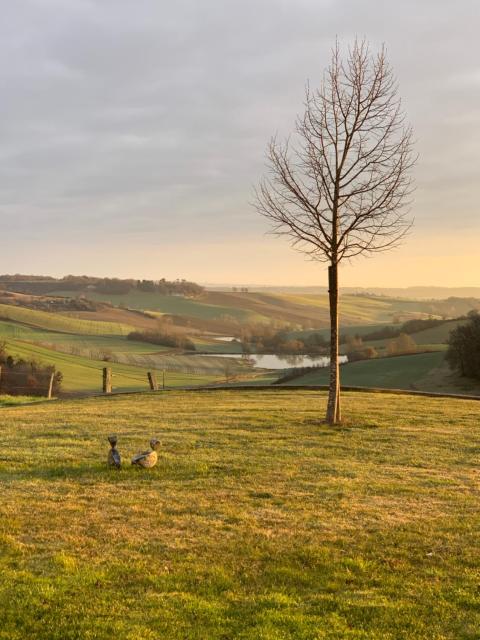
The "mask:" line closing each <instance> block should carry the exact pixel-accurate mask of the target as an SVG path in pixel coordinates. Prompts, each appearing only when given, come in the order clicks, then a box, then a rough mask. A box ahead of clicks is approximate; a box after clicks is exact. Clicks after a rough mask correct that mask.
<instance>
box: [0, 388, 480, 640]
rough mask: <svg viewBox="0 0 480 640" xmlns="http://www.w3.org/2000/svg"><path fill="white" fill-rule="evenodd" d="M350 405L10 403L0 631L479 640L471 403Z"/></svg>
mask: <svg viewBox="0 0 480 640" xmlns="http://www.w3.org/2000/svg"><path fill="white" fill-rule="evenodd" d="M344 400H345V401H344V406H345V408H344V412H345V419H346V423H345V424H344V425H343V426H341V427H338V428H330V427H326V426H324V425H322V423H321V417H322V415H323V412H324V408H325V401H326V396H325V394H322V393H319V392H309V391H294V390H291V389H286V388H282V389H276V390H272V391H269V392H256V391H253V390H252V391H249V392H244V391H221V392H220V391H204V392H179V391H172V392H166V393H157V394H142V395H131V396H117V397H111V398H95V399H93V398H90V399H87V400H76V401H60V402H52V403H43V404H39V405H37V406H29V407H25V408H23V407H15V408H3V409H1V411H2V424H1V427H0V442H1V456H0V490H1V492H2V501H1V503H0V545H1V549H2V553H1V554H0V638H5V639H8V640H16V639H20V638H21V639H23V638H35V639H36V640H78V639H80V638H82V639H83V638H85V639H88V638H92V639H93V638H95V639H96V640H107V639H110V638H112V637H115V638H118V639H119V640H137V639H140V638H141V639H142V640H143V639H147V640H148V639H150V638H151V639H153V638H155V639H157V638H168V639H169V640H179V639H182V640H183V639H187V638H188V639H193V640H194V639H198V640H200V639H202V640H203V639H205V638H208V639H209V640H220V639H222V640H225V639H226V638H242V639H243V640H257V639H259V638H261V639H263V640H277V639H280V638H281V639H282V640H299V639H300V640H323V639H325V640H344V639H345V638H351V639H355V640H356V639H358V640H386V639H391V640H394V639H396V638H402V639H403V640H432V639H435V640H460V639H461V640H474V639H475V638H477V637H478V629H479V628H480V607H479V604H480V601H479V597H480V596H479V591H478V557H479V555H480V546H479V545H480V543H479V540H480V515H479V514H480V501H479V493H478V473H477V463H478V460H477V458H478V451H479V446H478V445H479V442H478V435H479V434H478V403H477V402H473V401H460V400H444V399H432V398H415V397H412V396H403V397H398V396H392V395H384V396H382V401H381V402H379V401H378V396H377V395H374V394H373V395H372V394H366V393H362V394H354V393H345V398H344ZM111 432H116V433H118V436H119V448H120V450H121V452H122V454H123V456H124V458H125V460H126V464H125V465H124V468H123V469H122V470H120V471H111V470H108V469H107V468H106V465H105V460H106V454H107V450H108V443H107V441H106V438H107V435H108V434H110V433H111ZM152 435H156V436H158V437H159V438H160V439H161V442H162V448H161V454H160V460H159V463H158V465H157V466H156V467H155V468H154V469H151V470H149V471H146V470H139V469H137V468H132V467H130V466H129V464H128V457H129V456H130V455H131V454H132V453H134V452H135V451H137V450H141V449H143V448H144V447H145V446H146V444H147V443H148V440H149V439H150V437H151V436H152ZM87 603H88V606H87Z"/></svg>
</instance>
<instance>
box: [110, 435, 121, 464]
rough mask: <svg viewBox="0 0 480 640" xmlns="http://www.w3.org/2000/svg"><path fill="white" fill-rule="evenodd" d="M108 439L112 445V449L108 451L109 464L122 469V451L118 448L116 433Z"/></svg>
mask: <svg viewBox="0 0 480 640" xmlns="http://www.w3.org/2000/svg"><path fill="white" fill-rule="evenodd" d="M108 441H109V443H110V446H111V449H110V451H109V452H108V465H109V466H110V467H115V468H116V469H120V467H121V466H122V458H121V457H120V452H119V451H118V449H117V442H118V438H117V436H115V435H111V436H108Z"/></svg>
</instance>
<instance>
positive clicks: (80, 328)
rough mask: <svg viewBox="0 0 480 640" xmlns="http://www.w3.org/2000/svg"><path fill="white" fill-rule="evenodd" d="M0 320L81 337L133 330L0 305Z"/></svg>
mask: <svg viewBox="0 0 480 640" xmlns="http://www.w3.org/2000/svg"><path fill="white" fill-rule="evenodd" d="M0 319H1V320H6V321H10V322H18V323H21V324H25V325H28V326H31V327H37V328H39V329H47V330H49V331H62V332H65V333H80V334H83V335H127V334H128V333H130V331H132V330H133V327H132V326H128V325H126V324H121V323H118V322H101V321H95V320H84V319H79V318H74V317H69V316H65V315H62V314H60V313H48V312H47V311H36V310H33V309H27V308H25V307H16V306H13V305H7V304H0Z"/></svg>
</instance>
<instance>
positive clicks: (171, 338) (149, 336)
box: [127, 330, 195, 351]
mask: <svg viewBox="0 0 480 640" xmlns="http://www.w3.org/2000/svg"><path fill="white" fill-rule="evenodd" d="M127 338H128V339H129V340H137V341H139V342H148V343H149V344H158V345H161V346H162V347H172V348H174V349H185V350H186V351H195V345H194V344H193V342H192V341H191V340H190V339H189V338H186V337H185V336H184V335H180V334H174V333H167V332H164V331H159V330H157V331H132V332H131V333H129V334H128V336H127Z"/></svg>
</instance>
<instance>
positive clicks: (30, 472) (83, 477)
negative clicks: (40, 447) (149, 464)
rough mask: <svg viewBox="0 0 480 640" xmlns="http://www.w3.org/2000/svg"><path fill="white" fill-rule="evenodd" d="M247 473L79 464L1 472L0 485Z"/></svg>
mask: <svg viewBox="0 0 480 640" xmlns="http://www.w3.org/2000/svg"><path fill="white" fill-rule="evenodd" d="M245 471H246V469H244V468H243V467H242V466H239V465H237V464H235V465H231V464H230V465H229V464H218V463H210V464H207V463H205V462H198V461H193V460H192V461H175V462H174V463H173V464H172V463H171V462H170V461H168V462H163V463H162V461H160V462H159V463H158V465H157V466H156V467H154V468H153V469H142V468H141V467H138V466H135V465H131V464H130V460H126V461H125V462H124V463H123V464H122V467H121V469H115V468H110V467H108V466H107V464H99V463H98V462H92V463H88V462H84V463H82V464H74V463H72V464H71V465H69V464H53V465H43V466H38V467H28V468H24V469H19V468H17V469H11V470H9V469H3V470H1V471H0V483H1V482H8V483H10V482H15V481H17V482H23V481H26V480H27V481H28V480H76V481H78V482H81V483H84V484H95V483H96V482H102V483H111V484H117V483H121V482H125V481H126V480H129V481H130V480H131V481H135V482H136V481H140V482H144V481H145V482H150V481H154V480H163V481H181V482H192V481H196V480H199V479H204V478H212V477H219V478H224V477H227V476H228V477H241V476H243V475H244V473H245Z"/></svg>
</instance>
